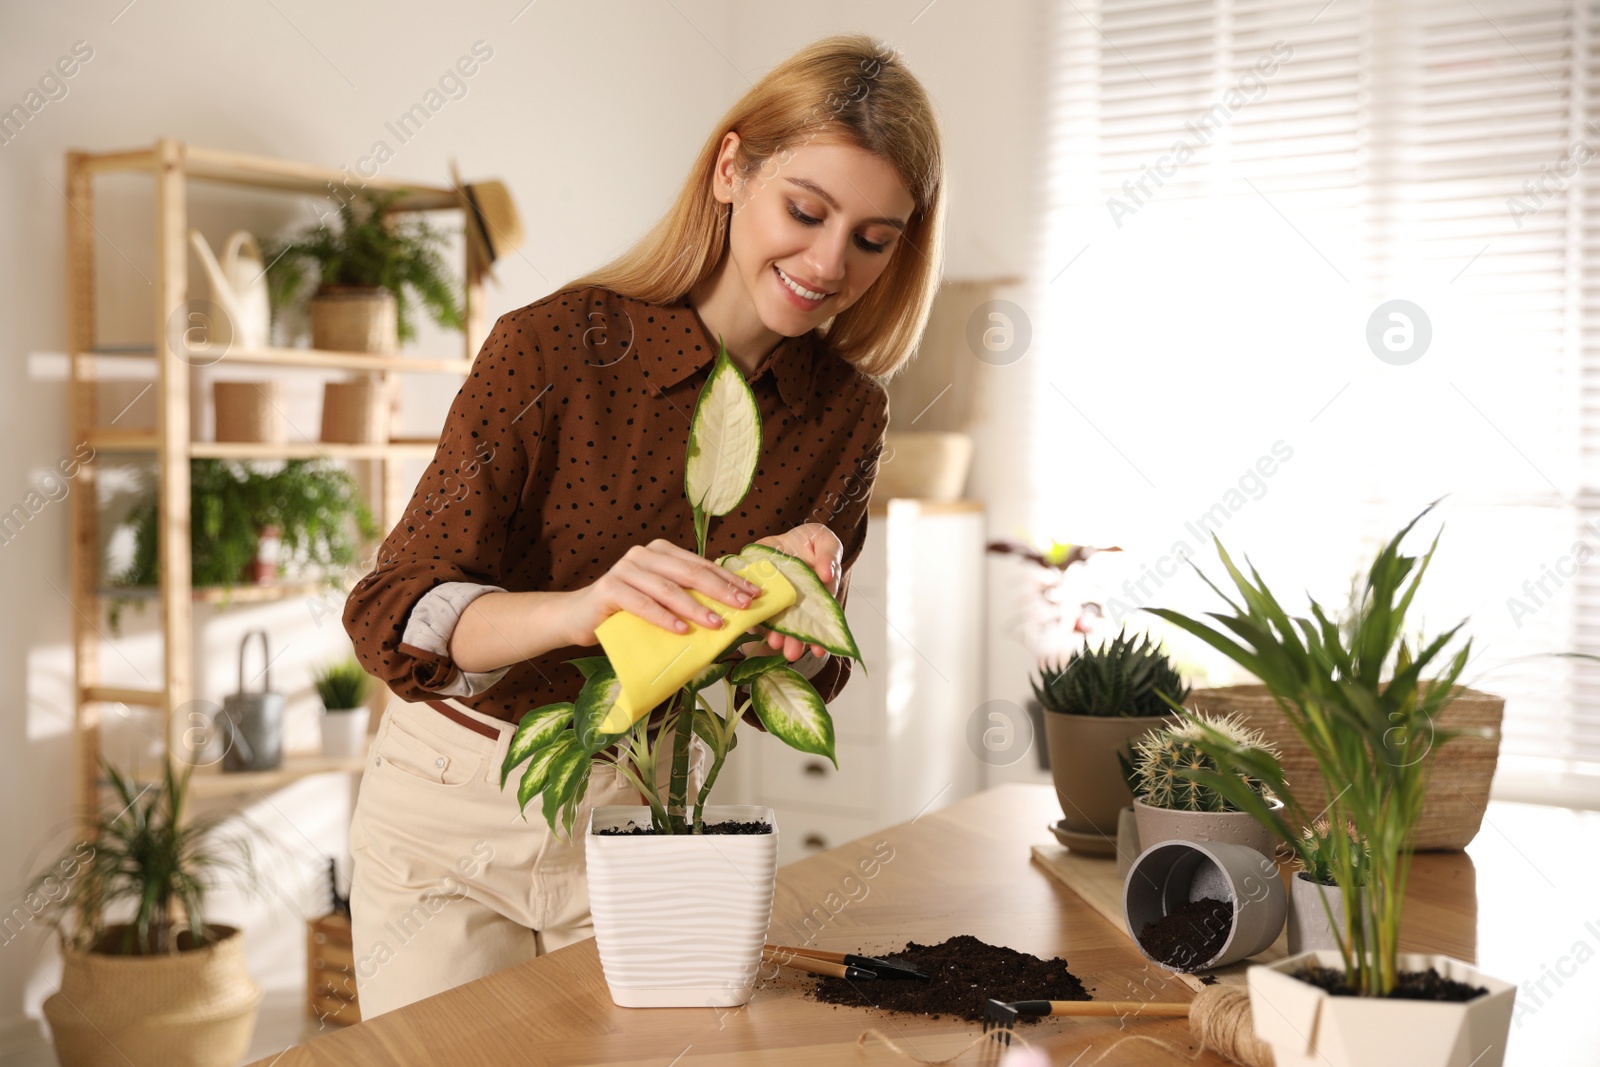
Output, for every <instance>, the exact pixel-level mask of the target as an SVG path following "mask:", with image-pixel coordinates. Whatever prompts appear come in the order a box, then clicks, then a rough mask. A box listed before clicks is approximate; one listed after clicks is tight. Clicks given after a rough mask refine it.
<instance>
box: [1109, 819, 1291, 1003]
mask: <svg viewBox="0 0 1600 1067" xmlns="http://www.w3.org/2000/svg"><path fill="white" fill-rule="evenodd" d="M1205 900H1214V901H1221V902H1224V903H1225V904H1226V905H1228V908H1227V913H1226V915H1225V917H1224V919H1223V922H1224V923H1225V924H1226V926H1225V929H1218V930H1211V929H1199V928H1191V929H1192V943H1193V945H1194V948H1193V950H1192V951H1190V952H1188V953H1182V952H1180V953H1179V954H1178V955H1176V956H1174V955H1173V954H1171V953H1168V954H1167V958H1165V959H1163V958H1161V955H1160V954H1158V953H1153V952H1152V951H1151V949H1150V948H1149V947H1147V945H1146V943H1145V941H1144V940H1143V935H1144V932H1145V929H1146V927H1148V926H1150V925H1151V924H1154V923H1159V922H1160V921H1161V920H1163V919H1165V918H1167V916H1168V915H1169V914H1171V913H1172V912H1174V911H1175V910H1177V909H1179V908H1181V907H1183V906H1184V905H1188V904H1192V903H1195V902H1199V901H1205ZM1288 910H1289V905H1288V899H1287V894H1285V893H1284V891H1283V882H1282V881H1281V880H1280V879H1279V878H1278V865H1277V864H1276V863H1274V862H1273V861H1272V860H1271V859H1269V858H1268V857H1267V856H1265V855H1262V854H1261V853H1260V852H1257V851H1256V850H1255V849H1253V848H1246V847H1244V846H1243V845H1232V844H1228V843H1227V842H1223V841H1163V842H1161V843H1160V844H1156V845H1152V846H1150V847H1148V848H1146V849H1145V850H1144V851H1143V852H1141V853H1140V854H1139V858H1138V859H1136V860H1134V861H1133V866H1132V867H1131V868H1130V869H1129V871H1128V878H1127V881H1125V882H1124V883H1123V887H1122V914H1123V921H1124V922H1126V923H1127V927H1128V933H1129V934H1130V935H1131V936H1132V937H1133V943H1134V944H1135V945H1137V946H1138V948H1139V951H1140V952H1141V953H1143V954H1144V956H1145V958H1147V959H1149V960H1150V961H1151V962H1152V963H1156V964H1159V965H1161V966H1163V967H1170V968H1173V969H1174V970H1180V971H1199V970H1207V969H1210V968H1215V967H1223V966H1226V965H1227V964H1230V963H1234V962H1236V961H1238V960H1242V959H1245V958H1246V957H1249V956H1254V955H1256V954H1257V953H1259V952H1263V951H1265V950H1266V949H1267V948H1268V947H1270V946H1271V945H1272V943H1273V942H1274V941H1276V940H1277V939H1278V934H1280V933H1281V932H1282V931H1283V924H1284V920H1285V918H1286V917H1287V914H1288ZM1203 945H1210V946H1211V947H1210V948H1204V947H1201V946H1203Z"/></svg>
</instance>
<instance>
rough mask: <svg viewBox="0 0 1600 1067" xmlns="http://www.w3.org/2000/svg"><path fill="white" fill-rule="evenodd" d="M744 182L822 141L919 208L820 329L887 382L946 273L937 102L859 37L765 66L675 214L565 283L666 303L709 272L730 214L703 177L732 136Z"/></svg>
mask: <svg viewBox="0 0 1600 1067" xmlns="http://www.w3.org/2000/svg"><path fill="white" fill-rule="evenodd" d="M730 130H731V131H733V132H735V133H737V134H738V135H739V147H738V149H737V157H736V166H737V170H738V172H739V174H740V176H741V177H744V178H748V177H749V176H751V175H753V174H754V173H755V172H756V171H757V170H759V169H760V168H762V167H763V166H764V165H765V164H766V163H767V161H768V160H770V159H771V158H773V157H774V156H777V155H778V154H779V153H781V152H783V151H785V150H787V149H790V148H794V147H799V146H801V145H803V144H804V143H806V142H808V141H811V140H814V139H817V138H819V137H830V138H834V139H838V140H841V141H844V142H846V143H850V144H854V145H855V146H856V147H858V148H860V149H862V150H864V151H867V152H871V153H872V154H874V155H876V156H879V157H881V158H882V159H884V160H885V161H886V162H888V163H889V165H890V166H891V167H893V169H894V171H895V173H896V174H897V175H898V176H899V178H900V180H901V181H902V182H904V183H905V186H906V189H907V190H908V191H909V192H910V193H911V196H912V198H913V200H914V201H915V207H914V208H913V210H912V212H911V216H910V218H909V219H908V220H907V224H906V229H905V231H904V233H903V234H902V235H901V236H900V238H899V241H898V244H900V245H903V246H905V247H903V248H901V247H897V248H896V249H895V250H894V251H893V252H891V253H890V261H889V264H888V266H887V267H885V268H884V271H883V274H882V275H880V276H879V277H878V278H877V279H876V280H875V281H874V282H873V284H872V285H871V286H869V287H868V289H867V291H866V292H865V293H863V294H862V295H861V297H860V299H858V300H857V301H856V302H855V303H854V304H852V305H851V306H850V307H848V308H846V309H845V310H844V311H842V312H840V313H839V314H837V315H835V316H833V317H832V318H830V319H829V320H828V321H827V322H825V323H824V324H823V326H822V328H821V329H822V332H823V333H824V334H825V335H826V336H827V338H828V343H829V345H830V346H831V347H832V348H833V349H834V351H836V352H837V353H838V354H839V355H840V356H841V357H842V358H844V359H845V360H848V361H849V362H850V363H851V364H853V365H854V366H855V367H856V368H857V369H858V370H860V371H862V372H863V373H865V374H870V375H873V376H875V377H878V378H880V379H888V378H889V377H892V376H893V375H894V373H895V372H896V371H897V370H899V369H900V368H901V367H902V366H904V365H905V364H906V362H907V361H909V360H910V358H911V357H912V355H913V354H914V353H915V351H916V348H917V344H918V342H919V341H920V340H921V337H922V331H923V329H924V327H925V326H926V325H927V322H928V313H929V309H930V308H931V307H932V305H933V298H934V295H935V293H936V292H937V291H938V288H939V281H940V277H941V275H942V274H943V269H942V268H943V264H942V260H943V247H944V186H945V182H944V153H943V150H942V148H941V146H940V137H939V126H938V122H937V120H936V119H935V117H934V113H933V106H932V104H931V103H930V102H929V100H928V95H927V93H926V92H924V91H923V88H922V84H921V83H920V82H918V81H917V79H916V76H915V75H913V74H912V73H911V72H910V71H909V70H907V69H906V68H905V66H904V64H903V63H902V62H901V61H900V57H899V55H898V53H895V52H893V51H892V50H890V49H889V48H888V47H887V46H885V45H882V44H880V43H879V42H877V41H876V40H874V39H873V38H871V37H868V36H866V35H865V34H839V35H836V36H833V37H826V38H823V39H822V40H820V41H817V42H815V43H814V44H811V45H809V46H807V47H806V48H803V49H801V50H800V51H799V52H796V53H795V54H794V55H792V56H790V57H789V58H788V59H787V60H785V61H784V62H783V63H780V64H779V65H778V66H777V67H775V68H773V69H772V70H771V71H769V72H768V73H767V75H766V76H765V77H764V78H762V79H761V81H760V82H758V83H757V84H756V85H755V86H753V87H752V88H751V89H750V90H749V91H748V92H746V93H745V94H744V96H743V97H742V98H741V99H740V100H739V101H738V103H736V104H734V105H733V107H732V108H730V109H729V110H728V112H727V113H726V114H725V115H723V117H722V118H721V120H720V121H718V123H717V125H716V128H715V129H714V130H713V131H712V135H711V137H710V138H708V139H707V141H706V143H705V145H704V147H702V148H701V149H700V154H699V155H698V156H697V157H696V158H695V162H694V166H693V167H692V168H690V171H689V175H688V177H687V178H686V179H685V180H684V183H683V186H682V188H680V189H679V190H678V195H677V198H676V199H675V200H674V201H673V204H672V207H671V208H670V209H668V211H667V213H666V214H665V215H664V216H662V218H661V219H660V221H658V222H657V223H656V224H655V226H654V227H653V228H652V229H651V230H650V232H649V233H647V234H646V235H645V236H644V237H643V238H641V239H640V240H639V241H638V243H636V244H635V245H634V246H633V247H632V248H630V249H628V250H627V251H626V252H624V253H623V254H622V255H620V256H618V257H617V258H616V259H614V260H612V261H611V262H610V263H607V264H606V265H605V266H603V267H600V268H599V269H598V270H594V271H591V272H590V273H588V274H586V275H584V276H583V277H581V278H579V279H577V280H576V281H574V282H572V283H571V287H574V288H575V287H581V286H590V285H593V286H600V287H602V288H606V289H611V290H613V291H615V292H617V293H620V294H622V295H623V296H627V297H631V298H633V299H636V300H643V301H645V302H647V303H653V304H668V303H672V302H674V301H676V300H677V299H679V298H680V297H682V296H683V295H684V294H685V293H687V292H689V291H690V290H691V289H692V288H693V287H694V286H695V285H696V284H697V283H698V282H700V280H701V279H703V278H705V277H707V276H708V275H710V274H711V273H712V271H714V270H715V269H716V267H717V264H718V263H719V262H720V261H721V259H722V257H723V255H724V253H725V252H726V249H727V243H728V232H727V231H728V219H729V217H730V212H729V211H728V209H727V207H726V206H725V205H723V204H722V203H721V202H719V201H718V200H717V199H716V197H715V196H714V195H713V194H712V189H711V179H712V176H713V172H714V170H715V167H716V162H717V157H718V155H719V154H720V150H721V146H722V141H723V138H724V137H725V136H726V135H727V133H728V131H730Z"/></svg>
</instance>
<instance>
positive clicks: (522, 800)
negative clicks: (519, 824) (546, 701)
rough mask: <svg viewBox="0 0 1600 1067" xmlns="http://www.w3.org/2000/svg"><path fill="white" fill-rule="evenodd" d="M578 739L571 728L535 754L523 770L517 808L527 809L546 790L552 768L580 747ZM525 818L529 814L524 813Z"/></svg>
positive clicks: (518, 789) (518, 787) (518, 790)
mask: <svg viewBox="0 0 1600 1067" xmlns="http://www.w3.org/2000/svg"><path fill="white" fill-rule="evenodd" d="M578 747H579V746H578V739H577V737H575V736H574V735H573V733H572V732H571V731H570V730H569V731H566V732H565V733H563V734H562V735H561V736H560V737H557V738H556V739H555V740H554V741H552V742H551V743H550V744H548V745H545V746H544V747H543V748H541V749H539V751H537V752H535V753H534V754H533V760H532V761H531V762H530V763H529V764H528V769H527V770H525V771H523V772H522V783H521V784H520V785H518V786H517V808H518V809H519V810H521V811H526V810H527V807H528V801H530V800H532V799H533V798H534V797H536V796H538V795H539V794H540V793H542V792H544V788H545V785H546V784H547V783H548V782H549V780H550V768H551V767H552V766H554V765H555V762H556V761H557V760H558V759H561V758H562V757H564V756H565V755H566V754H567V752H568V751H570V750H572V749H575V748H578ZM523 817H524V818H526V817H527V816H526V815H524V816H523Z"/></svg>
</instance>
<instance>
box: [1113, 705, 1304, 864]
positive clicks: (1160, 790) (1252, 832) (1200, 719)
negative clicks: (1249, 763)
mask: <svg viewBox="0 0 1600 1067" xmlns="http://www.w3.org/2000/svg"><path fill="white" fill-rule="evenodd" d="M1206 727H1209V728H1210V729H1212V730H1214V731H1216V732H1217V733H1218V734H1220V735H1222V736H1224V737H1226V738H1228V740H1229V741H1230V742H1231V743H1233V744H1235V745H1238V746H1239V747H1240V748H1242V749H1249V748H1259V749H1262V750H1263V751H1265V752H1270V753H1272V754H1273V755H1276V751H1275V750H1273V749H1272V747H1271V746H1270V745H1268V744H1267V743H1266V739H1265V735H1264V734H1262V732H1261V731H1260V730H1250V729H1247V728H1245V727H1244V726H1243V725H1241V724H1240V723H1239V721H1238V720H1237V719H1235V718H1233V717H1232V716H1219V717H1207V716H1204V715H1197V716H1196V717H1195V718H1194V719H1193V720H1188V721H1184V722H1180V723H1176V724H1174V725H1172V726H1167V727H1164V728H1162V729H1160V730H1156V731H1154V732H1153V733H1148V734H1146V735H1145V736H1144V737H1143V738H1141V739H1140V740H1139V741H1137V742H1135V744H1134V758H1133V771H1134V779H1135V782H1134V798H1133V810H1134V812H1135V817H1136V818H1137V820H1138V826H1139V844H1140V846H1141V847H1143V848H1149V847H1150V846H1151V845H1154V844H1157V843H1159V842H1162V841H1227V842H1230V843H1232V844H1235V845H1243V846H1245V847H1246V848H1253V849H1255V850H1256V851H1257V852H1260V853H1262V854H1263V855H1266V856H1271V855H1272V854H1273V853H1274V852H1275V851H1276V848H1275V841H1276V839H1275V838H1274V837H1273V834H1272V831H1271V830H1269V829H1268V828H1267V827H1266V826H1265V825H1264V824H1262V823H1261V822H1260V821H1258V820H1257V819H1256V817H1255V816H1254V815H1252V814H1250V813H1249V812H1248V811H1245V810H1244V809H1242V808H1240V807H1238V806H1237V805H1235V804H1234V803H1233V802H1231V801H1230V800H1229V799H1228V798H1227V796H1226V795H1225V794H1224V793H1222V792H1220V791H1219V790H1216V789H1213V788H1211V787H1210V786H1208V785H1206V784H1205V783H1203V782H1198V781H1195V780H1194V779H1193V778H1190V777H1188V776H1187V775H1185V774H1184V773H1183V772H1184V771H1185V770H1193V769H1199V768H1209V769H1211V770H1216V769H1218V768H1217V764H1216V761H1215V760H1213V759H1212V758H1211V757H1210V756H1208V755H1207V754H1206V753H1205V752H1203V751H1202V750H1201V749H1200V747H1199V746H1198V744H1197V743H1196V740H1197V738H1198V737H1199V736H1200V732H1201V730H1202V728H1206ZM1236 777H1237V778H1238V780H1239V781H1240V783H1241V784H1242V785H1243V786H1244V787H1245V788H1246V789H1249V790H1250V791H1251V792H1252V793H1254V794H1255V795H1257V796H1259V797H1262V799H1264V800H1266V801H1267V803H1268V804H1269V805H1270V806H1272V807H1273V808H1275V809H1278V810H1281V809H1282V808H1283V802H1282V801H1281V800H1278V799H1276V798H1275V797H1272V796H1270V795H1269V791H1268V790H1267V789H1266V786H1265V785H1264V783H1263V782H1262V781H1261V780H1260V779H1258V778H1253V777H1251V776H1250V775H1249V774H1247V773H1241V774H1238V775H1236Z"/></svg>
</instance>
